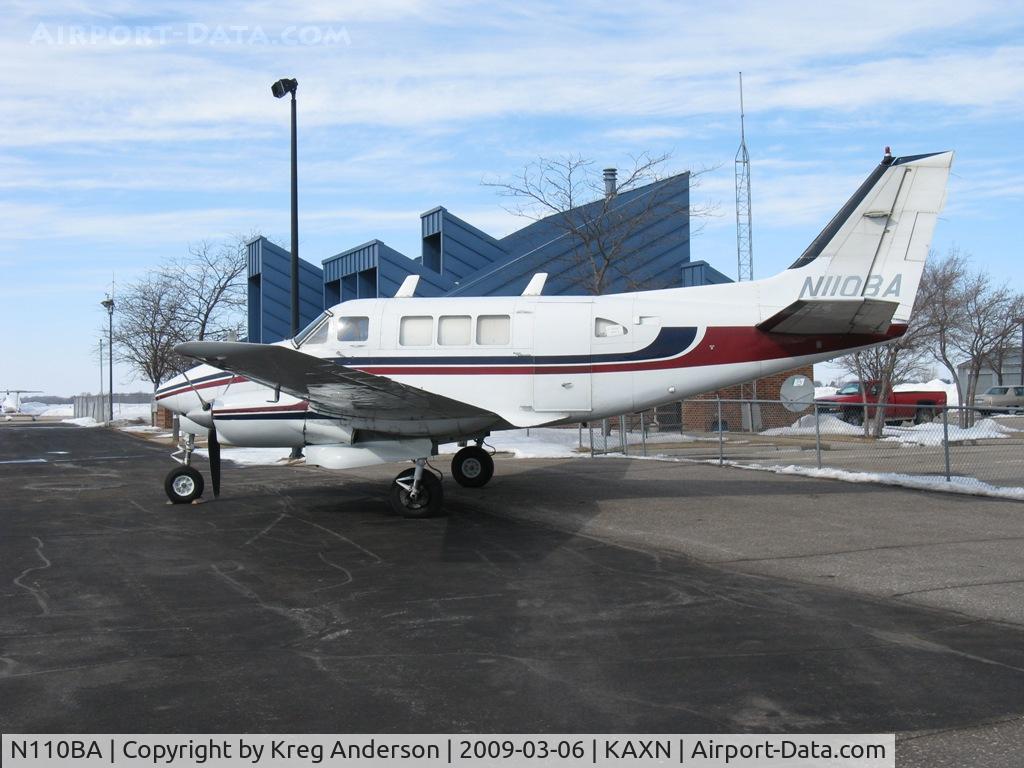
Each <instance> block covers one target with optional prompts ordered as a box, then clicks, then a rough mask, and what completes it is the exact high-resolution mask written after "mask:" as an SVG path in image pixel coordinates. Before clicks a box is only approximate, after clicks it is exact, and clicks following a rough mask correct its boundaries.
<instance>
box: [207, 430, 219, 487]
mask: <svg viewBox="0 0 1024 768" xmlns="http://www.w3.org/2000/svg"><path fill="white" fill-rule="evenodd" d="M206 448H207V451H208V452H209V454H210V479H211V480H212V481H213V498H215V499H216V498H217V497H218V496H220V441H219V440H217V428H216V427H214V428H212V429H210V431H209V432H207V433H206Z"/></svg>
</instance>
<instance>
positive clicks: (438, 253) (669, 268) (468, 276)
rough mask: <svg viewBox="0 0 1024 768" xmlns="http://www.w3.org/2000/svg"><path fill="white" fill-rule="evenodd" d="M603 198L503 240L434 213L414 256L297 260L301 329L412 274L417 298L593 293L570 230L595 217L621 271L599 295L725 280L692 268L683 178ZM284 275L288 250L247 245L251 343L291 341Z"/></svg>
mask: <svg viewBox="0 0 1024 768" xmlns="http://www.w3.org/2000/svg"><path fill="white" fill-rule="evenodd" d="M609 181H610V182H611V184H612V185H614V176H613V175H612V176H611V177H610V178H609V176H608V174H607V173H606V183H608V182H609ZM609 195H610V197H608V198H606V199H605V200H597V201H594V202H592V203H588V204H586V205H583V206H580V207H578V208H575V209H573V210H571V211H569V212H567V213H565V214H556V215H554V216H549V217H548V218H545V219H541V220H540V221H536V222H533V223H532V224H530V225H528V226H526V227H524V228H522V229H520V230H517V231H516V232H513V233H511V234H509V235H506V236H505V237H501V238H495V237H492V236H491V235H489V234H487V233H486V232H484V231H482V230H480V229H478V228H476V227H474V226H473V225H472V224H470V223H468V222H466V221H464V220H462V219H460V218H459V217H458V216H455V215H454V214H453V213H451V212H450V211H448V210H447V209H446V208H443V207H437V208H433V209H431V210H429V211H427V212H426V213H424V214H421V216H420V234H421V252H420V255H419V257H418V258H415V259H412V258H409V257H407V256H406V255H405V254H402V253H400V252H399V251H397V250H395V249H394V248H391V247H389V246H387V245H386V244H385V243H383V242H381V241H380V240H371V241H370V242H368V243H364V244H362V245H359V246H356V247H355V248H350V249H348V250H346V251H342V252H341V253H338V254H336V255H334V256H331V257H329V258H327V259H324V261H323V269H322V270H320V269H318V268H317V267H314V266H313V265H311V264H307V263H305V262H302V265H303V266H302V273H301V275H300V280H301V286H300V304H301V312H300V314H301V316H302V318H303V322H304V323H305V322H307V321H308V320H312V319H313V317H315V316H316V314H318V313H319V312H320V311H321V310H322V308H324V307H329V306H332V305H334V304H337V303H339V302H341V301H348V300H349V299H355V298H374V297H389V296H393V295H394V294H395V292H396V291H397V290H398V287H399V286H400V285H401V284H402V281H403V280H404V279H405V278H406V276H408V275H410V274H416V275H419V276H420V281H419V284H418V286H417V290H416V293H417V295H418V296H510V295H512V296H514V295H517V294H519V293H522V291H523V289H524V288H525V287H526V284H527V283H528V282H529V280H530V278H531V277H532V276H533V275H534V274H535V273H537V272H547V273H548V281H547V284H546V286H545V289H544V292H545V293H546V294H549V295H551V294H580V293H593V292H594V288H595V281H594V275H593V270H589V271H588V269H587V268H585V266H584V265H583V262H585V261H587V259H585V258H581V256H584V257H585V255H586V254H585V253H581V251H582V250H583V249H584V248H585V247H586V246H584V245H581V239H580V238H578V237H575V236H573V235H572V234H571V233H570V232H569V230H570V229H571V227H572V226H576V225H578V228H579V229H584V228H586V225H587V223H588V222H593V221H598V220H599V219H601V217H603V220H602V226H601V227H600V228H599V229H600V230H601V232H602V233H603V234H602V235H601V236H602V237H607V239H608V240H609V241H610V242H611V243H612V245H613V247H614V248H615V249H617V252H618V253H620V254H621V256H622V258H621V259H615V260H614V262H615V263H616V264H618V265H623V266H625V267H626V269H621V266H620V267H618V268H615V267H613V268H612V269H610V270H609V272H608V274H607V275H606V276H605V277H604V279H603V280H602V281H601V283H600V288H601V289H602V290H601V292H603V293H615V292H621V291H629V290H638V289H643V288H667V287H681V286H692V285H707V284H709V283H723V282H730V279H729V278H728V277H726V276H725V275H723V274H722V273H721V272H718V271H717V270H715V269H714V268H713V267H711V266H710V265H708V264H707V262H703V261H699V262H693V263H691V262H690V218H689V199H690V175H689V173H683V174H679V175H677V176H671V177H669V178H667V179H662V180H659V181H656V182H653V183H651V184H647V185H645V186H642V187H637V188H634V189H630V190H627V191H619V192H615V191H614V187H613V186H612V187H609ZM606 250H607V249H606ZM289 270H290V266H289V256H288V252H287V251H285V250H283V249H281V248H279V247H278V246H276V245H274V244H272V243H270V242H268V241H267V240H266V239H264V238H257V239H256V240H253V241H252V242H250V243H249V340H250V341H257V342H264V343H266V342H271V341H277V340H279V339H282V338H285V337H286V336H287V335H288V330H289V328H288V318H289V316H290V315H289V310H288V302H289V296H290V293H289V290H290V288H289V286H290V276H289V275H290V272H289ZM617 270H618V271H617Z"/></svg>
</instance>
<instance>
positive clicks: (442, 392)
mask: <svg viewBox="0 0 1024 768" xmlns="http://www.w3.org/2000/svg"><path fill="white" fill-rule="evenodd" d="M952 160H953V153H952V152H939V153H934V154H927V155H914V156H910V157H893V156H892V155H891V154H890V152H889V150H888V148H886V154H885V157H884V158H883V159H882V162H881V163H880V164H879V165H878V166H877V167H876V168H875V169H874V170H873V171H872V172H871V174H870V176H868V178H867V180H866V181H864V183H863V184H861V186H860V188H859V189H857V191H856V192H855V193H854V195H853V197H851V198H850V199H849V201H848V202H847V203H846V204H845V205H844V206H843V207H842V208H841V209H840V211H839V212H838V213H837V214H836V215H835V216H834V217H833V219H832V220H831V221H830V222H829V224H828V225H827V226H826V227H825V229H824V230H822V232H821V233H820V234H819V235H818V236H817V237H816V238H815V239H814V241H813V242H812V243H811V244H810V245H809V246H808V247H807V249H806V250H805V251H804V252H803V254H802V255H801V256H800V257H799V258H798V259H797V260H796V262H795V263H794V264H793V265H792V266H791V267H790V268H789V269H787V270H785V271H783V272H781V273H779V274H777V275H775V276H773V277H769V278H767V279H764V280H755V281H749V282H741V283H731V284H724V285H708V286H699V287H692V288H673V289H666V290H654V291H642V292H634V293H622V294H615V295H607V296H541V295H540V293H541V290H542V287H543V283H544V279H545V277H546V276H545V275H536V276H535V277H534V279H533V280H531V281H530V284H529V286H527V289H526V290H525V291H524V292H523V294H522V295H521V296H514V297H477V298H472V297H469V298H463V297H452V298H414V297H413V293H414V291H415V285H416V280H417V278H416V277H415V276H413V277H410V278H408V279H407V280H406V282H405V283H404V284H403V285H402V287H401V288H400V289H399V292H398V294H397V295H396V296H395V298H391V299H360V300H353V301H347V302H345V303H343V304H338V305H336V306H334V307H331V308H330V309H329V310H327V311H326V312H324V313H323V314H322V315H321V316H320V317H319V318H317V319H316V320H315V321H313V322H312V323H311V324H310V325H309V326H308V327H307V328H306V329H305V330H303V331H302V332H301V333H300V334H299V335H297V336H296V337H295V338H294V339H291V340H288V341H283V342H280V343H277V344H272V345H268V344H247V343H241V342H219V341H198V342H189V343H186V344H180V345H178V346H177V347H176V349H177V351H178V352H179V353H181V354H182V355H185V356H188V357H191V358H194V359H196V360H200V361H202V362H203V365H199V366H197V367H195V368H193V369H191V370H190V371H188V372H187V373H184V374H182V375H181V376H178V377H176V378H175V379H173V380H171V381H170V382H168V383H167V384H165V385H164V386H163V387H162V388H160V389H159V390H158V392H157V399H158V401H159V402H160V404H161V405H162V406H164V407H165V408H169V409H170V410H172V411H174V412H175V413H177V414H179V415H180V417H181V419H180V423H181V429H182V431H183V433H184V434H185V435H186V437H185V444H184V449H183V455H184V458H183V459H179V460H180V461H182V465H181V466H178V467H176V468H175V469H174V470H172V471H171V472H170V474H169V475H168V476H167V479H166V482H165V483H164V486H165V490H166V491H167V494H168V496H169V497H170V499H171V500H172V501H174V502H179V503H184V502H189V501H192V500H193V499H195V498H197V497H198V496H200V495H201V494H202V491H203V477H202V475H201V474H200V473H199V472H198V471H197V470H196V469H195V468H194V467H192V466H190V457H191V454H192V449H193V448H194V445H195V436H196V435H202V434H206V435H207V436H208V439H209V446H210V467H211V475H212V481H213V491H214V495H215V496H216V495H217V494H218V492H219V490H220V443H221V442H224V443H228V444H231V445H238V446H279V447H294V446H303V447H304V450H305V455H306V463H307V464H311V465H319V466H321V467H327V468H331V469H345V468H353V467H361V466H368V465H371V464H381V463H386V462H393V461H402V460H412V461H414V462H415V465H414V467H412V468H410V469H408V470H406V471H404V472H402V473H401V474H399V475H398V477H396V478H395V480H394V483H393V484H392V487H391V492H390V500H391V505H392V506H393V508H394V509H395V510H396V511H397V512H398V513H400V514H403V515H406V516H408V517H427V516H430V515H434V514H437V513H438V512H440V511H441V507H442V489H441V481H440V480H439V478H438V476H437V475H436V474H435V473H434V472H433V471H431V470H430V468H429V467H428V463H427V462H428V459H429V458H430V457H431V456H433V455H436V453H437V446H438V445H439V444H442V443H448V442H455V441H458V442H462V443H473V444H471V445H467V446H466V447H464V448H462V449H461V450H460V451H459V452H458V453H457V454H455V457H454V459H453V460H452V475H453V476H454V477H455V480H456V481H457V482H458V483H459V484H461V485H463V486H470V487H479V486H482V485H484V484H485V483H487V481H488V480H490V478H491V475H492V473H493V471H494V462H493V460H492V459H491V456H490V454H489V453H488V452H487V451H486V450H484V448H483V441H484V439H485V438H486V437H487V436H488V435H489V434H490V433H492V432H494V431H498V430H505V429H513V428H518V427H535V426H540V425H560V424H572V423H577V422H582V421H589V420H592V419H599V418H603V417H607V416H613V415H616V414H620V413H630V412H634V411H639V410H642V409H645V408H650V407H652V406H656V405H659V404H662V403H668V402H673V401H678V400H681V399H683V398H685V397H689V396H691V395H696V394H699V393H702V392H709V391H712V390H715V389H718V388H721V387H724V386H728V385H732V384H736V383H739V382H743V381H749V380H751V379H754V378H757V377H761V376H767V375H770V374H773V373H778V372H781V371H786V370H789V369H792V368H794V367H796V366H799V365H806V364H809V363H815V362H820V361H822V360H827V359H829V358H832V357H836V356H838V355H841V354H846V353H848V352H850V351H853V350H857V349H863V348H866V347H870V346H874V345H877V344H884V343H886V342H890V341H893V340H894V339H897V338H898V337H900V336H901V335H902V334H903V333H904V332H905V330H906V328H907V323H908V322H909V320H910V314H911V310H912V308H913V305H914V297H915V295H916V294H917V288H918V283H919V281H920V278H921V273H922V270H923V269H924V264H925V259H926V257H927V255H928V249H929V245H930V243H931V238H932V232H933V230H934V228H935V223H936V219H937V218H938V215H939V212H940V211H941V210H942V207H943V204H944V202H945V196H946V182H947V179H948V176H949V169H950V165H951V164H952ZM179 453H180V452H179Z"/></svg>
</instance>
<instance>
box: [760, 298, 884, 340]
mask: <svg viewBox="0 0 1024 768" xmlns="http://www.w3.org/2000/svg"><path fill="white" fill-rule="evenodd" d="M898 307H899V303H898V302H895V301H882V300H880V299H865V298H860V297H858V298H852V299H798V300H797V301H794V302H793V303H792V304H790V305H789V306H788V307H786V308H785V309H783V310H781V311H779V312H776V313H775V314H774V315H772V316H771V317H769V318H768V319H767V320H765V321H764V322H762V323H760V324H759V325H758V326H757V327H758V329H759V330H762V331H765V332H767V333H786V334H796V335H800V336H822V335H825V334H847V333H885V332H886V331H888V330H889V326H890V324H891V323H892V317H893V315H894V314H895V313H896V309H897V308H898Z"/></svg>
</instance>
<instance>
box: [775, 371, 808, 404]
mask: <svg viewBox="0 0 1024 768" xmlns="http://www.w3.org/2000/svg"><path fill="white" fill-rule="evenodd" d="M779 399H780V400H781V401H782V405H783V407H784V408H785V409H786V410H787V411H792V412H793V413H800V411H806V410H807V409H808V408H809V407H810V406H811V405H812V404H813V403H814V382H813V381H812V380H811V379H809V378H808V377H807V376H790V377H789V378H788V379H786V380H785V381H784V382H782V388H781V389H780V390H779Z"/></svg>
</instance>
